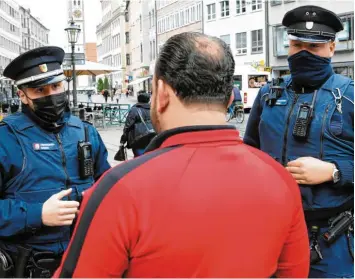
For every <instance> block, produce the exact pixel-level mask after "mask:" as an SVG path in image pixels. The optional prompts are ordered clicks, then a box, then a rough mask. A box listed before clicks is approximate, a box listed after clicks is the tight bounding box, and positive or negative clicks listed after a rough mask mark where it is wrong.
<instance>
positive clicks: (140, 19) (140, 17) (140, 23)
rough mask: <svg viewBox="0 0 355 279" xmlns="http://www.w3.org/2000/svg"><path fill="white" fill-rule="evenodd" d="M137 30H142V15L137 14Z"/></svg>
mask: <svg viewBox="0 0 355 279" xmlns="http://www.w3.org/2000/svg"><path fill="white" fill-rule="evenodd" d="M139 30H140V31H142V15H139Z"/></svg>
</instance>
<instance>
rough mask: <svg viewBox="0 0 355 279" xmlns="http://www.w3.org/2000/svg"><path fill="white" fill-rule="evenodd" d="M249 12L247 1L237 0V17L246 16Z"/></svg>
mask: <svg viewBox="0 0 355 279" xmlns="http://www.w3.org/2000/svg"><path fill="white" fill-rule="evenodd" d="M246 11H247V5H246V1H245V0H236V13H237V15H240V14H244V13H245V12H246Z"/></svg>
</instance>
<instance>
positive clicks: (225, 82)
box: [55, 33, 309, 278]
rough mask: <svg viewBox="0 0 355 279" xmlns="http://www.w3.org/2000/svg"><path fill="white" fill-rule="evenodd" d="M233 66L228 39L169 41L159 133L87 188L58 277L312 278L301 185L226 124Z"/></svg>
mask: <svg viewBox="0 0 355 279" xmlns="http://www.w3.org/2000/svg"><path fill="white" fill-rule="evenodd" d="M233 73H234V60H233V56H232V53H231V51H230V49H229V47H228V46H227V45H226V44H225V43H224V42H222V41H221V40H220V39H217V38H214V37H209V36H207V35H204V34H200V33H182V34H179V35H176V36H173V37H172V38H170V39H169V40H168V41H167V42H166V44H165V45H164V47H163V48H162V50H161V53H160V56H159V58H158V61H157V63H156V69H155V75H154V79H153V95H152V109H151V116H152V121H153V124H154V127H155V129H156V131H157V132H158V133H159V135H158V136H157V137H156V138H155V139H153V141H152V142H151V144H150V145H149V146H148V148H147V150H146V154H145V155H143V156H141V157H138V158H137V159H135V160H131V161H129V162H126V163H124V164H122V165H119V166H117V167H116V168H114V169H112V170H111V171H108V172H107V173H106V174H105V175H104V176H103V177H102V178H101V179H100V181H99V182H98V183H97V184H96V185H94V186H93V187H92V188H91V189H90V190H89V191H88V192H86V193H85V199H84V201H83V204H82V208H81V214H80V216H79V220H78V223H77V226H76V229H75V232H74V236H73V238H72V240H71V243H70V246H69V248H68V250H67V252H66V254H65V256H64V259H63V261H62V265H61V267H60V268H59V269H58V270H57V272H56V274H55V276H56V277H97V278H98V277H254V278H256V277H270V276H277V277H307V275H308V269H309V243H308V236H307V230H306V225H305V221H304V216H303V212H302V204H301V198H300V192H299V189H298V186H297V184H296V182H295V181H294V180H293V178H292V177H291V176H290V174H289V173H288V172H287V171H286V170H284V168H283V167H282V166H281V165H279V164H278V163H277V162H276V161H274V160H273V159H272V158H271V157H269V156H268V155H266V154H264V153H262V152H260V151H259V150H257V149H254V148H253V147H250V146H247V145H244V144H243V143H242V141H241V140H240V139H239V133H238V131H236V130H235V128H234V127H233V126H227V125H225V113H226V109H227V107H228V104H230V102H231V101H232V100H233V97H232V96H231V92H232V88H233V85H232V84H233Z"/></svg>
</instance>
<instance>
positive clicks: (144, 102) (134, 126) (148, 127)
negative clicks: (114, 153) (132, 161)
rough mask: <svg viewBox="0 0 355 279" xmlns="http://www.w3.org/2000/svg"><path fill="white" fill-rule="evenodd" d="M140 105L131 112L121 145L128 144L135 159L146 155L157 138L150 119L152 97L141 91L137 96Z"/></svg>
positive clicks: (133, 107) (134, 106)
mask: <svg viewBox="0 0 355 279" xmlns="http://www.w3.org/2000/svg"><path fill="white" fill-rule="evenodd" d="M137 100H138V103H137V104H135V105H133V106H132V108H131V110H130V111H129V113H128V115H127V118H126V122H125V126H124V128H123V134H122V136H121V141H120V145H121V146H122V145H125V144H126V143H127V148H129V149H132V151H133V154H134V157H138V156H140V155H142V154H143V153H144V150H145V148H146V147H147V145H148V144H149V143H150V141H151V140H152V138H153V137H154V136H155V131H154V129H153V126H152V121H151V119H150V104H149V100H150V96H149V94H148V93H146V92H145V91H143V90H141V91H139V92H138V96H137Z"/></svg>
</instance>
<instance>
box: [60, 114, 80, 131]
mask: <svg viewBox="0 0 355 279" xmlns="http://www.w3.org/2000/svg"><path fill="white" fill-rule="evenodd" d="M64 120H65V122H67V123H68V125H69V126H72V127H77V128H81V123H82V121H81V120H80V119H79V118H78V117H75V116H73V115H72V114H71V113H69V112H66V113H65V114H64Z"/></svg>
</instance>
